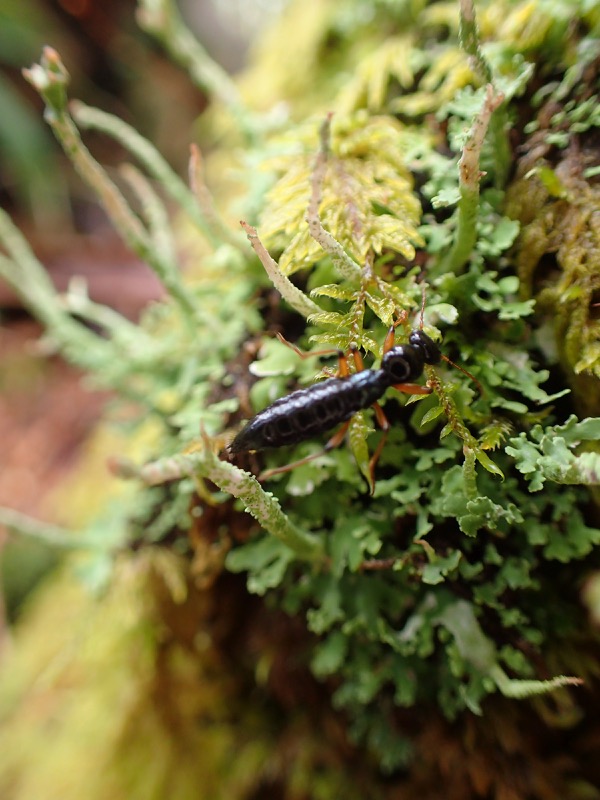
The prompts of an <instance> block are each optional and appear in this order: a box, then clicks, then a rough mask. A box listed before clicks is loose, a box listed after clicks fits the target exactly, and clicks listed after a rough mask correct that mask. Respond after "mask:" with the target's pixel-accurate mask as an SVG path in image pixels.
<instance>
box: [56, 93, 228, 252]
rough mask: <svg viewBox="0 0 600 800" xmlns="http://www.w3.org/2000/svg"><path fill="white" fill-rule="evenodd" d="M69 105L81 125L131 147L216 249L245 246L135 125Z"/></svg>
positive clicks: (84, 106) (130, 149)
mask: <svg viewBox="0 0 600 800" xmlns="http://www.w3.org/2000/svg"><path fill="white" fill-rule="evenodd" d="M69 107H70V109H71V113H72V114H73V118H74V120H75V121H76V123H77V125H78V126H79V127H81V128H84V129H92V130H97V131H101V132H102V133H104V134H106V135H107V136H111V137H112V138H113V139H115V140H116V141H118V142H119V143H120V144H122V145H123V147H125V148H127V150H129V152H130V153H131V154H132V155H133V156H135V158H136V159H137V160H138V161H139V162H140V164H142V165H143V167H144V169H145V170H146V171H147V172H148V173H149V174H150V175H152V176H153V177H154V178H156V180H157V181H159V183H160V184H161V186H163V187H164V189H165V191H167V192H168V193H169V194H170V196H171V197H172V198H173V199H174V200H175V201H176V202H177V203H178V204H179V206H180V207H181V208H182V209H183V211H184V212H185V213H186V214H187V215H188V216H189V218H190V219H191V220H192V222H193V223H194V225H196V227H197V228H198V230H200V231H201V232H202V234H203V235H204V236H205V237H206V239H207V241H208V242H209V243H210V245H211V246H212V247H214V248H216V247H218V246H219V245H221V244H223V242H228V243H230V244H234V245H235V246H236V247H237V248H238V249H240V248H241V247H242V246H243V243H242V241H241V240H239V239H237V240H236V238H235V236H234V233H233V232H232V231H230V230H229V228H227V226H226V225H225V223H224V222H223V221H222V220H221V219H220V217H219V216H218V215H217V214H216V212H215V211H214V209H213V211H212V214H211V215H210V216H209V215H207V214H206V213H205V211H204V209H203V208H201V206H200V205H199V203H198V200H197V197H196V196H194V193H193V192H192V191H190V189H188V187H187V186H186V185H185V183H184V182H183V181H182V180H181V178H179V176H178V175H177V174H176V173H175V172H173V170H172V169H171V167H170V166H169V164H168V163H167V162H166V160H165V159H164V158H163V156H162V155H161V154H160V153H159V152H158V150H157V149H156V148H155V147H154V145H152V144H151V143H150V142H149V141H148V140H147V139H145V138H144V137H143V136H141V135H140V134H139V133H138V132H137V131H136V130H135V129H134V128H132V127H131V126H130V125H128V124H127V123H126V122H124V121H123V120H121V119H119V118H118V117H115V116H113V115H112V114H107V113H106V112H105V111H101V110H100V109H98V108H92V107H91V106H87V105H85V104H84V103H81V102H80V101H77V100H73V101H72V102H71V103H70V104H69Z"/></svg>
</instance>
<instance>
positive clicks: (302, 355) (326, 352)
mask: <svg viewBox="0 0 600 800" xmlns="http://www.w3.org/2000/svg"><path fill="white" fill-rule="evenodd" d="M275 336H277V338H278V339H279V341H280V342H281V344H284V345H285V346H286V347H289V348H290V350H293V351H294V353H296V355H297V356H298V357H299V358H302V359H305V358H312V357H313V356H334V355H338V354H339V352H340V351H339V350H336V349H335V348H334V347H329V348H327V349H326V350H311V352H310V353H307V352H306V351H305V350H301V349H300V348H299V347H298V346H297V345H295V344H293V343H292V342H288V340H287V339H286V338H285V336H283V334H281V333H279V331H277V332H276V333H275Z"/></svg>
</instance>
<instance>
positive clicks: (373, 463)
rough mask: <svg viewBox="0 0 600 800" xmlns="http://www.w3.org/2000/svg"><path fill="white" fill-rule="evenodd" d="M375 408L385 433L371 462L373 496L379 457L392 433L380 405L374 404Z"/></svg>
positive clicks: (370, 482) (378, 420) (380, 425)
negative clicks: (389, 434)
mask: <svg viewBox="0 0 600 800" xmlns="http://www.w3.org/2000/svg"><path fill="white" fill-rule="evenodd" d="M373 408H374V409H375V417H376V419H377V422H378V423H379V427H380V428H381V430H382V431H383V436H382V437H381V439H380V440H379V444H378V445H377V447H376V448H375V452H374V453H373V455H372V456H371V460H370V461H369V473H370V476H371V480H370V481H369V484H370V487H371V494H373V492H374V491H375V466H376V465H377V462H378V461H379V456H380V455H381V453H382V452H383V448H384V447H385V443H386V441H387V437H388V433H389V431H390V428H391V425H390V423H389V420H388V418H387V417H386V415H385V414H384V413H383V409H382V408H381V406H380V405H379V403H373Z"/></svg>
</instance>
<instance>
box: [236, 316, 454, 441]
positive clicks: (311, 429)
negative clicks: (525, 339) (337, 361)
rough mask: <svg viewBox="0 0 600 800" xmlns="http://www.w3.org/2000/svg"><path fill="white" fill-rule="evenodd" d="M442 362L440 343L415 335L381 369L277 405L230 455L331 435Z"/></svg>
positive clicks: (253, 423)
mask: <svg viewBox="0 0 600 800" xmlns="http://www.w3.org/2000/svg"><path fill="white" fill-rule="evenodd" d="M440 359H441V353H440V351H439V348H438V346H437V345H436V344H435V342H434V341H433V340H432V339H430V338H429V336H427V334H426V333H423V331H421V330H415V331H412V333H411V334H410V336H409V340H408V344H404V345H396V346H394V347H392V348H391V349H390V350H388V351H387V353H385V354H384V356H383V358H382V360H381V366H380V367H379V368H378V369H365V370H363V371H361V372H355V373H354V374H352V375H349V376H348V377H345V378H328V379H327V380H324V381H322V382H321V383H315V384H314V385H313V386H309V387H308V388H307V389H298V390H297V391H295V392H292V393H291V394H289V395H286V396H285V397H281V398H280V399H279V400H276V401H275V402H274V403H273V404H272V405H270V406H268V407H267V408H265V409H264V410H263V411H261V412H260V413H259V414H257V415H256V416H255V417H254V419H252V420H251V421H250V422H249V423H248V424H247V425H246V427H245V428H243V429H242V430H241V431H240V432H239V433H238V435H237V436H236V437H235V439H234V440H233V441H232V443H231V444H230V445H229V451H230V453H232V454H233V453H239V452H242V451H245V450H264V449H265V448H268V447H283V446H285V445H291V444H297V443H298V442H303V441H305V440H306V439H311V438H312V437H316V436H320V435H321V434H324V433H327V432H328V431H330V430H331V429H332V428H335V427H336V426H337V425H339V424H341V423H342V422H346V421H347V420H348V419H350V417H351V416H352V415H353V414H356V412H357V411H360V410H361V409H363V408H368V407H369V406H371V405H373V403H375V402H376V401H377V400H379V398H380V397H381V396H382V395H383V394H384V392H385V391H386V389H388V388H389V387H390V386H395V385H397V384H405V383H412V382H413V381H415V380H416V379H417V378H419V377H420V376H421V374H422V373H423V367H424V365H425V364H437V363H438V362H439V361H440Z"/></svg>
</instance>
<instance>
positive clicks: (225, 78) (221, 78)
mask: <svg viewBox="0 0 600 800" xmlns="http://www.w3.org/2000/svg"><path fill="white" fill-rule="evenodd" d="M137 20H138V24H139V25H140V27H141V28H143V29H144V30H145V31H146V32H147V33H149V34H150V35H152V36H154V37H155V38H156V39H157V40H158V41H159V42H160V43H161V44H162V45H163V47H164V48H165V50H166V51H167V52H168V53H169V55H170V56H171V58H172V59H173V60H174V61H175V62H176V63H178V64H180V65H181V66H182V67H183V68H184V69H185V70H186V71H187V73H188V74H189V76H190V78H191V79H192V81H193V83H194V84H195V85H196V86H198V87H199V88H200V89H202V90H203V91H204V92H206V93H207V94H208V95H209V97H212V98H217V99H218V100H220V101H221V102H222V103H223V105H224V106H225V107H226V108H227V109H229V111H230V113H231V114H232V116H233V117H234V118H235V120H236V122H237V123H238V125H239V128H240V130H241V131H242V133H243V134H244V135H245V136H246V139H247V140H248V141H249V142H251V141H253V140H254V139H255V138H256V132H257V126H256V124H255V121H254V119H253V117H252V115H251V114H250V112H249V110H248V109H247V108H246V106H245V105H244V104H243V103H242V101H241V99H240V95H239V92H238V90H237V87H236V85H235V83H234V82H233V81H232V80H231V78H230V77H229V75H228V74H227V73H226V72H225V70H224V69H223V68H222V67H221V66H219V64H217V63H216V62H215V61H213V59H212V58H211V57H210V56H209V55H208V53H207V52H206V50H205V49H204V48H203V47H202V45H201V44H200V42H199V41H198V40H197V39H196V38H195V37H194V36H193V35H192V33H191V32H190V31H189V29H188V28H187V27H186V25H185V23H184V22H183V20H182V19H181V17H180V16H179V13H178V12H177V7H176V5H175V4H174V3H173V2H172V0H139V2H138V9H137Z"/></svg>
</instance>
